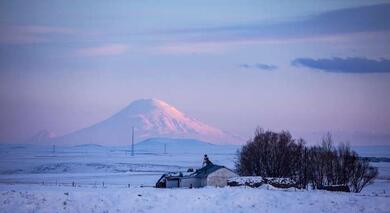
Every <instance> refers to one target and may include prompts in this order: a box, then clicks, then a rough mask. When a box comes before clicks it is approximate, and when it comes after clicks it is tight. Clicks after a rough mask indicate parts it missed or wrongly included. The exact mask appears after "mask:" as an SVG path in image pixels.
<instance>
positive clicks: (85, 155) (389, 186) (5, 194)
mask: <svg viewBox="0 0 390 213" xmlns="http://www.w3.org/2000/svg"><path fill="white" fill-rule="evenodd" d="M162 141H163V143H164V144H165V143H166V142H167V141H164V140H162ZM160 142H161V140H157V141H155V142H153V141H149V143H148V144H146V145H144V146H141V145H139V147H137V146H138V145H136V155H135V156H130V155H129V148H128V147H106V146H96V145H93V144H89V145H82V146H74V147H62V146H57V147H56V152H55V153H53V152H52V147H51V146H32V145H0V212H171V211H172V212H186V213H191V212H259V211H260V212H318V211H322V212H349V213H350V212H390V211H389V210H388V209H389V208H388V203H389V202H390V179H389V178H388V177H390V163H384V162H380V163H374V164H373V165H375V166H378V168H379V172H380V175H379V178H378V179H377V180H376V181H375V183H374V184H372V185H370V186H368V187H367V188H365V189H363V191H362V192H361V193H343V192H327V191H321V190H318V191H317V190H298V189H292V188H290V189H277V188H274V187H272V186H269V185H266V184H265V185H262V186H261V187H259V188H250V187H225V188H211V187H208V188H201V189H156V188H152V187H151V186H154V184H155V183H156V181H157V180H158V179H159V178H160V177H161V175H162V174H163V173H166V172H185V171H187V169H188V168H194V169H197V168H200V167H201V166H202V165H201V164H202V160H203V154H208V156H209V158H210V160H211V161H212V162H214V163H216V164H218V165H224V166H226V167H228V168H231V169H233V168H234V160H235V157H236V155H235V152H236V150H237V148H238V147H237V146H218V145H209V144H208V145H207V144H206V145H205V144H199V143H198V142H196V141H195V142H193V143H192V142H191V143H189V144H193V145H192V146H188V147H186V146H180V145H177V144H180V143H179V142H175V141H174V142H172V144H175V146H170V145H169V143H166V144H168V145H167V146H168V149H167V151H168V153H167V154H164V153H163V147H160V146H161V143H160ZM156 146H157V147H156ZM158 147H160V148H161V149H160V150H159V148H158ZM244 179H245V178H244ZM248 179H250V178H248ZM73 182H74V183H75V185H76V187H72V183H73ZM103 183H104V187H103ZM129 185H130V187H129ZM141 186H143V187H141Z"/></svg>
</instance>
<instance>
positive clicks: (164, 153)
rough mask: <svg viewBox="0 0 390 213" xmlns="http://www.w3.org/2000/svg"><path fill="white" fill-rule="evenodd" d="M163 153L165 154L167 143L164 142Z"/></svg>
mask: <svg viewBox="0 0 390 213" xmlns="http://www.w3.org/2000/svg"><path fill="white" fill-rule="evenodd" d="M164 154H167V144H166V143H164Z"/></svg>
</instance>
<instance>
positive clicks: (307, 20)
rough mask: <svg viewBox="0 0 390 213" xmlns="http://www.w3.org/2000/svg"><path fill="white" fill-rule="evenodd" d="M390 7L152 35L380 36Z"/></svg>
mask: <svg viewBox="0 0 390 213" xmlns="http://www.w3.org/2000/svg"><path fill="white" fill-rule="evenodd" d="M388 20H390V4H378V5H370V6H361V7H355V8H344V9H338V10H332V11H327V12H323V13H319V14H312V15H308V16H305V17H300V18H296V19H294V20H289V21H274V22H269V23H258V24H241V25H230V26H219V27H209V28H207V27H205V28H187V29H184V28H183V29H176V30H164V31H159V32H156V31H154V32H152V33H153V34H164V35H175V39H177V38H179V39H183V40H187V41H191V42H194V43H202V42H227V41H228V42H237V41H252V42H253V41H254V42H256V41H259V40H265V41H267V40H271V41H275V40H278V41H282V42H283V41H285V40H286V39H290V41H302V39H313V38H320V39H326V38H327V37H330V38H331V39H333V40H334V39H339V38H342V36H344V37H348V38H350V36H351V35H352V34H358V35H359V34H360V35H361V34H370V35H373V36H378V35H379V34H380V33H379V32H381V33H382V34H383V33H386V32H387V33H388V32H389V31H390V22H389V21H388Z"/></svg>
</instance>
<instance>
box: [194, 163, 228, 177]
mask: <svg viewBox="0 0 390 213" xmlns="http://www.w3.org/2000/svg"><path fill="white" fill-rule="evenodd" d="M221 168H225V167H224V166H220V165H215V164H213V163H210V164H208V165H206V166H204V167H202V168H200V169H197V170H196V171H195V172H194V173H192V174H191V175H190V176H192V177H200V178H203V177H207V176H208V175H209V174H211V173H213V172H215V171H217V170H218V169H221Z"/></svg>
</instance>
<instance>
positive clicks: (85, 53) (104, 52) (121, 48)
mask: <svg viewBox="0 0 390 213" xmlns="http://www.w3.org/2000/svg"><path fill="white" fill-rule="evenodd" d="M128 49H129V48H128V45H126V44H106V45H102V46H98V47H87V48H80V49H77V50H75V51H74V52H73V55H74V56H78V57H94V56H110V55H121V54H124V53H125V52H127V50H128Z"/></svg>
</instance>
